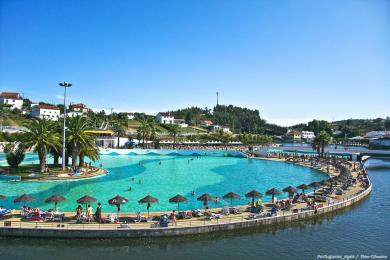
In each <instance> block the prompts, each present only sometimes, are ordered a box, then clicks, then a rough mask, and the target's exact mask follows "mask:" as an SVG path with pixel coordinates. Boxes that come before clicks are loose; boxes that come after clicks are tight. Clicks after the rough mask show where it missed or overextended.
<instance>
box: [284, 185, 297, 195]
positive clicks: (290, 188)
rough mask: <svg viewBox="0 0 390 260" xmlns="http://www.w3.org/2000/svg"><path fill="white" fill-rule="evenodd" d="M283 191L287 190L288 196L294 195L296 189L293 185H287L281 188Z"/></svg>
mask: <svg viewBox="0 0 390 260" xmlns="http://www.w3.org/2000/svg"><path fill="white" fill-rule="evenodd" d="M283 192H287V193H288V197H290V196H291V195H294V193H295V192H297V189H296V188H294V187H293V186H288V187H286V188H284V189H283Z"/></svg>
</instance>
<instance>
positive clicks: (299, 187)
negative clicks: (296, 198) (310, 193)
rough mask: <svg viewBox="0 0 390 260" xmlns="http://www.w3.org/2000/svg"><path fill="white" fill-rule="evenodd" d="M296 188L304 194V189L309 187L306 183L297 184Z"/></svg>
mask: <svg viewBox="0 0 390 260" xmlns="http://www.w3.org/2000/svg"><path fill="white" fill-rule="evenodd" d="M297 189H300V190H302V193H303V194H305V190H308V189H310V187H309V186H308V185H306V184H301V185H299V186H297Z"/></svg>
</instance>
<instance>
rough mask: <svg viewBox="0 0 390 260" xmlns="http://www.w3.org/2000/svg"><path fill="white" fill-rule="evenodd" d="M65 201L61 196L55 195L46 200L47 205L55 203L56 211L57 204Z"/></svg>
mask: <svg viewBox="0 0 390 260" xmlns="http://www.w3.org/2000/svg"><path fill="white" fill-rule="evenodd" d="M64 201H66V199H65V198H64V197H62V196H60V195H53V196H51V197H50V198H47V199H46V200H45V202H46V203H54V209H55V210H56V209H57V204H58V203H60V202H64Z"/></svg>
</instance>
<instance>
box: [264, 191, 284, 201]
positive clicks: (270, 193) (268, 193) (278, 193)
mask: <svg viewBox="0 0 390 260" xmlns="http://www.w3.org/2000/svg"><path fill="white" fill-rule="evenodd" d="M265 194H266V195H272V202H273V201H274V198H275V196H276V195H280V194H282V192H281V191H279V190H277V189H276V188H272V189H270V190H268V191H267V192H266V193H265Z"/></svg>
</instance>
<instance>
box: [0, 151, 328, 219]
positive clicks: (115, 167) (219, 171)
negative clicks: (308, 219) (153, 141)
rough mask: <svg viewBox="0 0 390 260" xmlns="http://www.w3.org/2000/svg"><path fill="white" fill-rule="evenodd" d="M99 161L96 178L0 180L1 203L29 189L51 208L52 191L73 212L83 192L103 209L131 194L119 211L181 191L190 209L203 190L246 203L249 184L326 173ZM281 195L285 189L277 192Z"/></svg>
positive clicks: (162, 159)
mask: <svg viewBox="0 0 390 260" xmlns="http://www.w3.org/2000/svg"><path fill="white" fill-rule="evenodd" d="M1 156H2V157H0V163H1V164H4V163H5V162H4V156H3V155H1ZM31 162H37V157H36V155H32V154H30V155H28V156H27V158H26V160H25V163H31ZM100 163H102V164H103V167H104V168H106V169H108V170H109V174H108V175H107V176H104V177H101V178H96V179H90V180H82V181H65V182H15V183H14V182H9V181H6V180H0V194H3V195H6V196H7V197H8V199H7V200H6V201H1V202H0V203H1V204H2V205H4V206H7V207H9V208H19V207H20V205H17V204H13V200H14V199H15V198H16V197H17V196H19V195H21V194H23V193H27V194H29V195H31V196H33V197H35V198H37V202H36V203H32V204H29V205H31V206H33V207H42V208H44V209H49V208H51V206H52V205H47V204H45V203H44V200H45V199H46V198H48V197H50V196H52V195H53V194H60V195H62V196H64V197H66V198H67V202H65V203H62V204H59V208H60V209H61V210H62V211H74V210H75V208H76V206H77V203H76V200H77V199H78V198H80V197H82V196H84V195H86V194H87V195H90V196H93V197H95V198H97V202H101V203H102V204H103V211H104V212H115V208H114V207H112V206H109V205H108V202H107V201H108V200H109V199H110V198H112V197H114V196H116V195H118V194H119V195H121V196H124V197H126V198H128V199H129V202H128V203H127V204H126V205H124V206H123V207H122V212H137V211H142V212H143V211H145V210H146V206H145V205H139V204H138V200H139V199H141V198H143V197H145V196H146V195H148V194H150V195H151V196H153V197H156V198H158V199H159V203H158V204H154V205H152V208H151V210H152V211H171V210H172V209H176V208H177V205H176V204H170V203H169V202H168V200H169V198H171V197H173V196H175V195H176V194H178V193H179V194H181V195H183V196H186V197H187V198H188V202H187V203H185V204H181V206H180V209H186V210H188V209H196V208H203V205H202V203H201V202H199V201H197V200H196V197H198V196H200V195H201V194H203V193H209V194H211V195H212V196H218V197H220V198H221V197H222V196H223V195H224V194H226V193H228V192H230V191H233V192H235V193H238V194H240V195H241V196H242V198H241V200H237V201H234V204H235V205H238V204H247V203H248V201H249V200H248V199H246V198H244V194H245V193H246V192H248V191H250V190H252V189H256V190H258V191H260V192H261V193H263V194H265V192H266V190H268V189H270V188H272V187H276V188H277V189H279V190H282V189H283V188H285V187H287V186H289V185H293V186H297V185H299V184H302V183H307V184H308V183H311V182H313V181H319V180H322V179H325V178H327V176H326V175H325V174H323V173H320V172H318V171H315V170H312V169H309V168H305V167H300V166H295V165H291V164H285V163H279V162H271V161H260V160H248V159H246V158H234V157H213V156H201V157H198V158H197V157H189V156H149V155H148V156H142V155H133V156H129V155H103V156H101V159H100V161H99V162H96V163H95V165H99V164H100ZM132 178H134V181H132ZM139 181H141V184H139ZM129 187H131V188H132V190H131V191H129ZM192 191H195V193H196V196H195V197H193V196H191V192H192ZM284 197H286V195H285V194H283V195H281V196H279V198H284ZM270 199H271V198H270V197H268V196H265V197H264V198H263V200H264V201H269V200H270ZM229 204H230V201H221V202H220V203H218V204H215V203H210V207H222V206H224V205H229ZM94 206H96V205H94Z"/></svg>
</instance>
